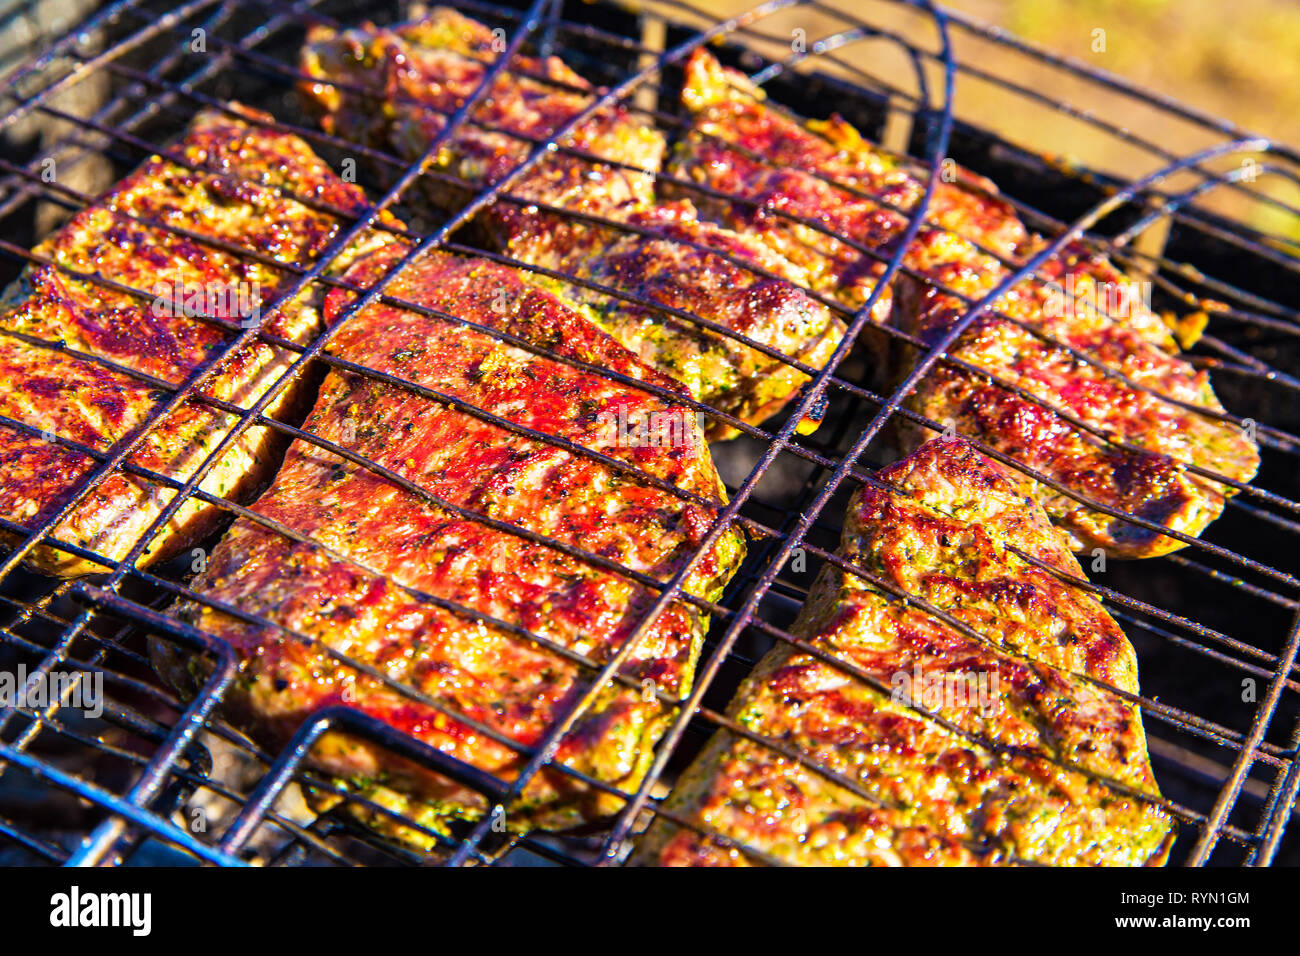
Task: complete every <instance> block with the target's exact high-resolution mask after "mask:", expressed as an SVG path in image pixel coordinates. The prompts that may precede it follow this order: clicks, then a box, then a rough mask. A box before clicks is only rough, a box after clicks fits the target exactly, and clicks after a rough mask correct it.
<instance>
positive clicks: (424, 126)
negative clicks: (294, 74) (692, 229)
mask: <svg viewBox="0 0 1300 956" xmlns="http://www.w3.org/2000/svg"><path fill="white" fill-rule="evenodd" d="M504 50H505V39H504V34H503V33H502V32H500V31H496V32H494V31H493V30H491V29H489V28H488V27H487V26H486V25H484V24H482V23H479V22H478V21H477V20H471V19H470V18H468V17H465V16H462V15H461V14H459V13H457V12H456V11H455V10H452V9H449V8H447V7H438V8H436V9H434V10H433V11H431V12H430V14H429V15H428V16H427V17H424V18H422V19H420V20H415V21H412V22H410V23H403V24H398V25H396V26H394V27H391V28H385V27H376V26H374V25H373V24H366V25H364V26H362V27H360V28H358V29H355V30H347V31H344V32H336V31H334V30H331V29H329V28H327V27H313V28H312V29H311V30H310V31H309V32H308V36H307V43H306V45H305V46H304V47H303V51H302V56H301V61H302V70H303V72H304V73H306V74H307V75H309V76H310V77H312V79H311V80H309V81H303V83H302V85H301V90H302V93H303V95H304V97H305V98H306V100H307V102H308V104H309V106H311V108H312V109H313V110H314V111H316V112H317V113H318V114H319V115H320V117H321V125H322V126H323V127H324V128H325V129H326V130H327V131H328V132H331V133H334V134H336V135H339V136H343V137H346V138H348V139H352V140H355V141H357V142H361V143H366V144H369V145H372V146H375V147H378V148H381V149H385V150H387V151H389V152H391V153H394V154H396V155H397V156H399V157H401V158H404V159H407V160H414V159H417V158H418V157H420V156H422V155H423V154H424V152H425V151H426V150H427V149H428V148H429V145H430V144H431V143H432V142H433V141H434V139H435V138H436V137H437V136H438V135H439V134H440V133H442V132H443V130H444V129H445V128H446V125H447V121H448V119H449V117H450V116H451V115H452V114H453V113H455V112H456V110H458V109H459V108H460V107H461V106H463V105H464V103H465V102H466V101H467V100H468V99H469V97H470V96H471V95H472V94H473V93H474V91H475V90H476V89H477V88H478V87H479V85H480V84H481V83H482V81H483V78H484V76H485V75H486V74H487V71H488V69H489V68H490V67H491V66H492V64H493V63H495V62H496V60H497V57H498V55H499V54H500V52H503V51H504ZM597 92H598V91H597V90H596V89H595V88H594V87H592V85H591V84H590V83H588V82H587V81H586V80H585V79H583V78H582V77H581V76H579V75H578V74H577V73H575V72H574V71H573V70H571V69H570V68H569V67H568V66H566V65H565V64H564V62H563V61H562V60H560V59H559V58H557V57H553V56H552V57H544V58H536V57H527V56H519V57H517V58H516V59H515V60H514V61H513V62H512V63H511V64H510V67H509V69H508V70H507V71H506V72H504V73H502V74H501V75H500V76H498V77H497V79H496V80H495V81H494V82H493V84H492V88H491V91H490V93H489V94H488V95H486V96H484V97H483V98H482V99H480V100H479V102H478V103H477V104H476V105H475V107H474V109H473V110H471V112H470V116H469V119H470V120H471V121H472V122H469V123H464V124H462V125H461V126H460V127H459V128H458V129H457V131H456V132H455V133H454V134H453V135H452V136H451V137H450V139H449V141H448V142H446V143H445V144H444V145H443V147H442V148H441V149H440V150H439V152H438V155H437V156H436V158H435V160H434V165H433V167H432V172H433V173H435V174H436V173H442V174H444V175H442V176H438V175H429V174H426V175H424V176H422V177H420V182H421V185H422V186H423V187H424V191H425V193H426V195H427V198H428V199H429V200H430V202H431V204H432V205H433V207H434V208H435V209H439V210H444V211H446V210H455V209H458V208H459V207H460V205H461V204H463V203H464V202H465V200H467V199H469V198H471V197H472V196H473V195H474V194H475V193H477V192H478V191H479V190H480V189H482V188H483V187H485V186H490V185H493V184H495V183H497V182H500V181H501V180H502V179H503V178H505V176H506V175H508V174H509V173H510V172H512V171H513V170H514V169H515V168H516V167H517V166H518V165H519V164H520V163H521V162H522V161H523V160H524V159H526V158H527V157H528V154H529V153H530V152H532V150H533V149H534V148H535V147H536V146H537V144H538V143H539V142H544V141H546V140H548V139H550V138H552V137H553V136H555V134H556V133H558V132H559V131H560V130H561V129H562V128H563V127H564V126H565V125H566V124H567V123H568V122H569V121H570V120H572V119H573V118H574V117H575V116H577V115H578V114H579V113H581V112H582V111H583V110H585V109H587V107H589V106H590V105H591V104H592V102H593V101H594V99H595V95H596V93H597ZM561 143H562V144H563V145H564V146H566V147H568V148H570V149H572V150H574V151H579V152H582V153H586V154H589V155H591V156H593V157H598V158H599V159H604V160H608V161H610V162H611V163H620V164H626V165H628V166H632V167H635V168H636V169H639V170H645V172H635V171H633V170H627V169H623V168H621V167H619V166H614V165H609V163H601V162H599V161H597V160H596V159H586V158H580V157H577V156H573V155H571V154H568V153H558V152H557V153H554V154H552V155H551V156H548V157H546V158H545V159H544V160H543V161H541V162H539V163H538V164H537V165H535V166H534V167H533V168H532V169H531V170H530V171H529V172H527V173H525V174H524V175H523V176H522V177H521V178H520V180H519V181H517V182H516V183H515V184H514V185H513V186H511V188H510V190H509V191H510V192H511V193H513V194H516V195H518V196H521V197H524V198H526V199H534V200H538V201H541V202H547V203H551V204H554V205H557V206H562V207H564V208H567V209H576V210H581V211H585V212H592V213H598V212H601V211H605V210H609V209H612V208H614V207H617V206H620V205H623V204H624V203H627V202H629V201H641V202H644V201H648V200H649V199H650V197H651V194H652V190H653V186H654V173H655V172H656V171H657V170H658V168H659V163H660V160H661V158H662V156H663V151H664V140H663V135H662V134H661V133H660V132H659V131H658V130H657V129H655V127H654V126H653V124H651V123H650V122H648V121H646V120H644V119H642V118H640V117H638V116H637V115H635V114H633V113H632V112H630V111H629V110H627V109H625V108H624V107H622V106H613V107H609V108H606V109H601V110H598V111H597V112H596V113H594V114H593V115H592V116H591V117H590V118H588V119H586V120H584V121H583V122H582V123H581V124H579V125H578V127H577V128H576V129H575V130H574V131H573V132H572V133H570V134H569V135H568V136H566V137H564V138H563V139H562V140H561ZM523 214H524V210H523V209H522V208H521V207H520V206H517V205H512V204H510V203H507V202H500V203H496V204H494V205H493V206H492V207H491V209H489V210H488V211H487V214H486V215H485V216H484V217H482V218H483V220H484V222H485V224H486V225H487V227H488V229H489V230H490V231H491V232H492V233H493V235H495V236H496V237H497V238H498V240H499V241H498V245H504V244H505V241H506V240H507V239H508V238H509V236H510V235H511V234H512V232H513V230H514V228H515V226H516V224H517V221H518V218H519V217H520V216H521V215H523Z"/></svg>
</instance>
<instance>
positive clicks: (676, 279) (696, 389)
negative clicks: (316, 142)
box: [302, 8, 888, 440]
mask: <svg viewBox="0 0 1300 956" xmlns="http://www.w3.org/2000/svg"><path fill="white" fill-rule="evenodd" d="M502 49H504V43H502V42H501V40H500V38H499V37H496V38H494V36H493V32H492V31H491V30H489V29H488V28H487V27H486V26H484V25H483V24H480V23H477V22H475V21H473V20H469V19H467V18H465V17H463V16H461V15H460V14H458V13H455V12H454V11H451V10H448V9H445V8H440V9H438V10H435V11H433V13H431V14H430V16H429V17H428V18H426V19H423V20H420V21H417V22H414V23H408V24H403V25H400V26H397V27H393V28H391V29H382V28H377V27H373V26H367V27H364V28H362V29H359V30H350V31H347V32H346V33H334V32H332V31H329V30H324V29H317V30H314V31H313V32H312V33H311V35H310V36H309V38H308V43H307V46H306V47H305V49H304V53H303V57H302V63H303V70H304V72H305V73H307V74H309V75H310V76H312V77H313V78H314V80H313V81H312V82H309V83H306V84H304V92H305V93H306V95H307V97H308V100H309V102H310V103H311V104H312V105H313V106H314V107H315V109H316V110H317V111H318V112H320V113H321V114H322V122H323V124H324V126H325V128H326V129H327V130H329V131H330V132H333V133H336V134H339V135H342V136H346V137H348V138H351V139H355V140H358V141H360V142H365V143H368V144H372V145H380V146H382V147H384V148H387V149H389V150H390V151H393V152H396V153H397V154H398V155H399V156H402V157H405V158H408V159H410V158H414V157H417V156H419V155H421V154H422V153H423V152H424V151H425V150H426V149H427V148H428V146H429V144H430V143H431V142H432V141H433V139H434V138H435V137H436V136H437V135H438V134H439V133H440V132H442V130H443V129H444V128H445V123H446V118H447V115H448V114H449V113H451V112H452V111H454V110H455V109H456V108H457V107H459V106H460V105H461V104H462V103H463V102H464V101H465V100H466V98H468V97H469V96H470V94H472V93H473V91H474V90H475V88H476V87H477V86H478V84H479V82H480V81H481V79H482V76H483V74H484V72H485V71H486V69H487V68H488V66H490V65H491V64H492V63H493V62H495V60H496V58H497V56H498V53H497V52H496V51H500V50H502ZM539 77H541V78H543V79H538V78H539ZM548 81H549V82H548ZM594 92H595V91H594V90H593V89H592V88H591V86H590V85H589V84H588V83H587V82H586V81H585V80H583V79H582V78H581V77H579V76H578V75H577V74H575V73H573V72H572V71H571V70H569V68H568V67H566V66H564V65H563V64H562V63H561V62H560V61H559V60H557V59H555V58H553V57H552V58H547V59H544V60H537V59H532V58H528V57H519V58H518V59H517V60H516V61H515V62H514V63H513V64H512V65H511V71H510V73H508V74H506V75H504V76H502V77H500V78H498V79H497V80H496V81H495V82H494V84H493V87H492V93H491V96H490V98H488V99H486V100H485V101H484V102H483V103H482V104H480V105H479V106H477V107H476V108H475V109H474V110H472V111H471V119H472V121H473V122H472V123H471V124H468V125H466V126H464V127H462V128H461V129H460V130H459V131H457V132H456V133H455V134H454V135H453V136H452V138H451V141H450V143H449V144H448V145H447V146H446V148H444V149H443V150H441V151H440V153H439V157H438V163H437V167H438V170H439V171H441V172H442V173H444V174H451V175H453V176H454V177H456V180H455V181H456V182H459V183H460V184H461V188H455V186H454V184H453V183H449V182H448V181H447V179H446V177H445V176H444V177H429V176H425V177H422V182H424V183H425V184H426V189H425V191H424V194H425V197H426V198H427V199H428V200H429V201H430V202H431V203H432V204H433V205H434V206H435V207H436V208H437V209H439V210H441V211H442V212H452V211H454V210H456V209H458V208H459V206H460V205H461V204H463V203H464V202H465V200H466V199H467V198H469V196H471V195H472V194H473V193H474V192H475V191H477V190H478V189H480V188H482V187H484V186H487V185H491V184H494V183H497V182H499V181H500V180H501V179H502V178H503V177H504V176H505V175H506V174H507V173H508V172H509V171H510V170H512V169H513V168H515V166H516V165H518V163H519V162H520V160H522V159H523V158H524V157H525V156H527V154H528V152H529V151H530V149H531V148H532V147H533V145H534V144H535V143H536V142H538V141H542V140H545V139H546V138H548V137H550V136H552V135H553V134H554V133H555V132H556V131H557V130H558V129H560V128H561V127H562V126H563V125H564V123H565V122H566V121H567V120H569V119H571V118H572V117H573V116H575V115H577V114H578V113H579V112H580V111H581V110H583V109H585V108H586V107H587V106H588V105H589V104H590V103H591V102H592V97H593V93H594ZM509 133H514V134H517V136H521V137H523V138H512V137H511V136H510V135H508V134H509ZM579 134H580V135H577V136H575V137H570V138H568V139H565V140H563V143H564V145H566V146H570V147H573V148H575V149H578V150H581V151H583V152H585V153H588V154H592V155H594V156H598V157H603V158H606V159H610V160H612V161H614V162H617V163H623V164H627V165H630V166H633V167H635V168H636V169H638V170H645V171H646V172H645V173H638V172H634V171H632V170H628V169H623V168H619V167H617V166H613V165H607V164H602V163H599V162H594V161H591V160H587V159H583V158H580V157H577V156H571V155H568V154H566V153H564V152H557V153H554V154H552V155H550V156H547V157H546V158H545V159H544V160H543V161H542V162H540V163H539V164H538V165H537V166H536V167H534V169H533V170H532V171H530V172H529V173H527V174H525V175H524V177H523V179H522V181H521V182H519V183H516V184H515V185H514V186H512V187H511V189H510V191H511V192H512V193H515V194H518V195H520V196H522V197H525V198H528V199H535V200H538V201H539V202H544V203H547V204H549V205H551V206H555V207H558V208H560V209H564V210H567V211H572V212H574V213H578V214H583V215H590V216H600V217H601V218H602V219H603V220H606V222H604V223H602V222H595V221H590V220H583V219H581V218H578V217H575V216H563V215H559V214H556V213H552V212H550V211H548V210H546V209H541V208H538V207H537V206H527V205H524V206H520V205H515V204H511V203H509V202H506V201H502V202H497V203H494V204H492V205H491V206H490V207H489V208H488V209H487V210H486V212H485V213H484V214H483V215H482V216H480V217H479V219H480V222H481V224H482V225H483V226H484V227H485V229H486V232H487V233H488V237H489V241H490V242H491V243H492V244H494V246H495V247H496V248H498V249H501V250H502V251H505V252H507V253H508V254H509V255H511V256H512V257H514V258H516V259H518V260H520V261H521V262H525V263H528V264H529V265H534V266H539V267H541V268H544V269H549V270H551V271H553V272H561V273H564V274H566V275H569V276H574V277H576V278H578V279H580V280H585V281H588V282H595V283H598V284H599V285H601V286H603V287H604V288H606V289H611V290H614V292H616V293H624V294H626V295H631V296H636V297H639V298H643V299H648V300H649V301H650V302H651V303H653V304H655V305H659V306H666V307H669V308H671V309H675V310H678V311H680V312H682V313H684V314H683V315H681V316H673V315H665V314H663V313H662V312H660V311H658V310H656V309H654V308H649V307H646V306H642V305H638V304H635V303H631V302H629V301H628V300H627V299H625V298H620V297H619V296H618V295H611V294H609V293H605V292H600V291H596V290H592V289H589V288H586V287H584V286H581V285H578V284H574V283H569V284H566V285H565V286H564V289H563V291H564V293H565V294H566V295H567V296H568V297H570V298H571V299H577V300H580V301H581V302H582V303H583V304H585V305H586V306H589V307H590V311H589V313H588V314H589V315H590V316H591V317H592V318H593V319H594V320H595V321H596V322H598V323H599V324H600V325H601V327H602V328H604V329H605V330H606V331H607V332H609V333H610V334H611V335H613V336H614V337H615V338H616V339H618V340H619V341H620V342H622V343H623V344H624V345H626V346H627V347H628V348H630V349H632V350H633V351H635V352H637V353H638V354H639V355H640V356H641V358H643V359H644V360H645V361H647V362H649V363H650V364H651V365H653V366H654V367H656V368H658V369H659V370H660V371H662V372H664V373H666V374H668V375H670V376H672V377H673V378H675V379H677V380H678V381H680V382H682V383H683V384H684V385H686V387H687V388H688V389H689V390H690V393H691V396H692V397H693V398H695V399H697V400H698V401H700V402H703V403H705V404H707V405H709V406H710V407H712V408H716V409H718V410H720V411H722V412H726V413H728V414H730V415H734V416H736V417H738V418H740V419H741V420H742V421H745V422H749V423H757V422H761V421H762V420H763V419H765V418H767V417H769V416H770V415H772V414H773V413H775V412H776V411H778V410H779V409H780V408H781V407H782V406H784V405H785V403H786V402H787V401H789V399H790V398H791V397H792V396H793V395H794V394H795V393H796V392H797V391H798V389H799V387H800V386H802V385H803V383H804V382H806V381H807V380H808V376H807V375H806V374H805V373H803V372H801V371H799V370H798V369H796V368H794V367H793V366H792V365H791V364H790V360H793V361H797V362H801V363H803V364H804V365H807V366H809V367H812V368H818V367H820V366H822V365H824V364H825V362H826V360H827V359H828V358H829V357H830V355H831V353H833V352H834V350H835V347H836V346H837V345H838V344H839V342H840V340H841V339H842V337H843V332H844V326H843V323H842V322H841V321H840V320H839V319H838V318H836V317H835V316H834V315H833V314H832V312H831V310H830V309H828V308H827V307H826V306H825V305H824V304H823V303H821V302H819V301H817V299H816V298H815V297H814V296H812V295H809V294H808V292H807V291H805V288H806V287H807V286H809V285H810V284H811V277H810V276H809V275H808V274H807V273H806V272H805V270H804V269H802V268H801V267H800V266H798V265H796V264H794V263H792V262H789V261H788V260H787V259H786V258H785V257H784V256H782V255H781V254H780V253H779V252H776V251H775V250H772V249H770V248H767V247H765V246H764V244H762V243H761V242H759V241H758V240H756V239H755V238H753V237H750V236H746V235H742V234H738V233H736V232H733V231H732V230H730V229H727V228H724V227H723V226H720V225H718V224H717V223H713V222H706V221H701V220H700V219H699V217H698V216H696V215H695V210H694V207H693V206H691V205H690V204H689V203H681V202H678V203H667V204H656V203H655V202H654V196H653V185H654V173H655V171H657V170H658V168H659V164H660V161H661V158H662V153H663V147H664V144H663V139H662V136H661V135H660V134H659V133H658V132H657V131H656V130H655V129H654V128H653V126H652V125H650V124H649V123H647V122H645V121H644V120H642V119H640V118H639V117H638V116H637V115H636V114H635V113H633V112H630V111H628V110H626V109H624V108H622V107H614V108H609V109H603V110H601V111H599V112H598V113H597V114H596V115H595V116H594V117H593V118H592V119H591V120H588V121H586V122H584V123H583V124H582V125H581V126H580V127H579ZM609 223H617V225H615V224H609ZM556 288H557V289H558V288H559V286H558V284H557V286H556ZM887 314H888V299H887V298H884V299H882V300H881V303H880V305H879V307H878V316H879V317H881V318H883V317H884V316H885V315H887ZM697 320H703V321H702V322H701V321H697ZM710 326H713V328H710ZM727 332H731V333H736V334H738V335H741V336H744V337H745V338H746V339H749V340H751V341H752V342H755V343H757V344H758V345H760V346H765V347H767V348H768V349H771V350H774V351H775V352H776V353H778V354H776V355H773V354H769V353H766V352H763V351H760V350H759V349H755V348H753V347H751V346H750V345H747V344H745V343H744V342H742V341H739V340H737V339H736V338H733V337H730V336H729V335H727V334H726V333H727ZM815 424H816V421H815V418H814V417H813V416H810V417H809V420H808V422H806V423H801V426H800V427H801V428H802V429H803V430H808V429H809V428H811V427H815ZM707 434H708V437H709V438H710V439H711V440H718V439H723V438H729V437H732V436H734V435H735V434H736V430H735V428H734V427H731V426H729V425H728V424H727V423H725V422H724V421H722V420H721V419H715V420H712V421H711V422H710V423H709V424H708V426H707Z"/></svg>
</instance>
